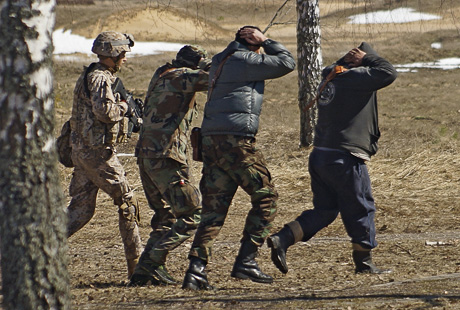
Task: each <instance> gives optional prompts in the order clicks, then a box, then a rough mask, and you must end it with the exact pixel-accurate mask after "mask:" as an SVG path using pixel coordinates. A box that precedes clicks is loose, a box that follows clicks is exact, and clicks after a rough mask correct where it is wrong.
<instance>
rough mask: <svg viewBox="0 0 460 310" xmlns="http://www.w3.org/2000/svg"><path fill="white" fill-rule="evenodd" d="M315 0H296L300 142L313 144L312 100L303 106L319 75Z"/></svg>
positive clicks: (315, 85) (309, 97) (317, 83)
mask: <svg viewBox="0 0 460 310" xmlns="http://www.w3.org/2000/svg"><path fill="white" fill-rule="evenodd" d="M318 3H319V0H297V5H296V8H297V55H298V56H297V58H298V59H297V64H298V75H299V78H298V80H299V108H300V146H310V145H312V144H313V138H314V127H315V124H316V118H317V108H316V104H315V105H314V106H313V107H311V108H310V109H308V110H305V107H306V106H307V105H308V103H309V102H310V101H311V100H312V99H313V98H315V96H316V91H317V89H318V85H319V83H320V79H321V66H322V55H321V28H320V24H319V4H318Z"/></svg>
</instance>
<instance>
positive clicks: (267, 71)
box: [201, 39, 295, 137]
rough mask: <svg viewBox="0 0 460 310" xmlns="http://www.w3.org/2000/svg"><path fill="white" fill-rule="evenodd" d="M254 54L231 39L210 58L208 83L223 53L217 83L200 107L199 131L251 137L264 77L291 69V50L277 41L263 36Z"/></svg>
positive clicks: (258, 111) (257, 121) (270, 76)
mask: <svg viewBox="0 0 460 310" xmlns="http://www.w3.org/2000/svg"><path fill="white" fill-rule="evenodd" d="M262 47H263V48H264V50H265V54H257V53H255V52H252V51H250V50H249V49H248V47H247V46H245V45H243V44H241V43H239V42H237V41H233V42H231V43H230V44H229V45H228V46H227V48H226V49H225V50H224V51H222V52H221V53H219V54H217V55H215V56H214V57H213V58H212V66H211V70H210V72H209V79H210V83H209V84H210V85H211V80H212V79H213V77H214V75H215V72H216V70H217V68H218V66H219V64H220V63H221V62H222V60H223V59H225V57H226V56H228V55H230V54H231V56H230V57H229V58H228V59H227V60H226V62H225V63H224V66H223V68H222V71H221V74H220V76H219V78H218V79H217V83H216V85H215V87H214V89H213V91H212V95H211V98H210V99H209V100H208V102H207V103H206V106H205V110H204V118H203V123H202V125H201V132H202V134H203V135H225V134H229V135H238V136H249V137H253V136H255V135H256V134H257V131H258V128H259V117H260V112H261V109H262V100H263V94H264V87H265V82H264V81H265V80H267V79H274V78H278V77H281V76H283V75H286V74H288V73H289V72H291V71H293V70H294V68H295V61H294V58H293V57H292V54H291V53H290V52H289V51H288V50H287V49H286V48H285V47H284V46H283V45H282V44H280V43H278V42H276V41H273V40H270V39H267V40H265V41H264V42H263V44H262Z"/></svg>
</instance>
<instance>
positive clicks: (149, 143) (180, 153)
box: [136, 63, 209, 164]
mask: <svg viewBox="0 0 460 310" xmlns="http://www.w3.org/2000/svg"><path fill="white" fill-rule="evenodd" d="M208 78H209V74H208V72H206V71H204V70H201V69H196V70H193V69H190V68H185V67H183V68H175V67H173V66H172V65H171V64H169V63H168V64H166V65H164V66H162V67H160V68H159V69H157V71H156V72H155V74H154V75H153V77H152V80H151V81H150V85H149V88H148V91H147V95H146V98H145V107H144V116H143V125H142V129H141V132H140V136H139V141H138V143H137V146H136V156H137V157H140V158H172V159H174V160H177V161H178V162H180V163H184V164H186V163H187V156H186V150H187V143H188V140H189V135H190V123H191V121H192V119H193V117H194V116H195V115H196V113H197V110H196V102H195V93H196V92H197V91H206V90H207V88H208Z"/></svg>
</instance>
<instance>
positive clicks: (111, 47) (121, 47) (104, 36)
mask: <svg viewBox="0 0 460 310" xmlns="http://www.w3.org/2000/svg"><path fill="white" fill-rule="evenodd" d="M132 46H134V37H133V35H131V34H128V33H120V32H116V31H104V32H101V33H100V34H99V35H98V36H97V38H96V39H95V40H94V42H93V48H92V49H91V51H92V52H93V53H95V54H97V55H100V56H106V57H117V56H118V55H120V54H121V53H122V52H130V51H131V47H132Z"/></svg>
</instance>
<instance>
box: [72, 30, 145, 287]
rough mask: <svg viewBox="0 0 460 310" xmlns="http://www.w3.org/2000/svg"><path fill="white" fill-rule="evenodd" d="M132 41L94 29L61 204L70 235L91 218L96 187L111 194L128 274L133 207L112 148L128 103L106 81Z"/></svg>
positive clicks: (136, 239) (133, 249) (133, 259)
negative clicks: (92, 57)
mask: <svg viewBox="0 0 460 310" xmlns="http://www.w3.org/2000/svg"><path fill="white" fill-rule="evenodd" d="M133 45H134V39H133V37H132V35H130V34H122V33H119V32H115V31H106V32H102V33H101V34H99V35H98V36H97V38H96V39H95V40H94V43H93V48H92V51H93V52H94V53H95V54H97V55H98V58H99V62H97V63H96V62H95V63H92V64H91V65H89V66H88V67H87V68H85V70H84V71H83V73H82V74H81V75H80V77H79V79H78V81H77V83H76V85H75V90H74V101H73V107H72V116H71V119H70V126H71V131H72V133H71V144H72V161H73V163H74V165H75V168H74V172H73V177H72V180H71V182H70V188H69V192H70V196H71V197H72V200H71V202H70V205H69V206H68V209H67V210H68V215H69V222H68V235H69V237H70V236H72V235H73V234H74V233H76V232H77V231H78V230H80V229H81V228H82V227H83V226H84V225H86V223H88V222H89V221H90V220H91V218H92V217H93V215H94V211H95V208H96V197H97V193H98V191H99V190H100V189H101V190H103V191H104V192H106V193H107V194H108V195H109V196H110V197H111V198H112V199H113V201H114V204H115V205H116V206H118V214H119V230H120V234H121V237H122V240H123V244H124V251H125V256H126V260H127V265H128V278H129V277H130V276H131V274H132V273H133V271H134V267H135V266H136V263H137V261H138V258H139V256H140V254H141V252H142V245H141V239H140V236H139V228H138V217H139V208H138V206H137V201H136V199H135V198H134V193H133V190H132V189H131V187H130V185H129V183H128V179H127V178H126V173H125V171H124V169H123V166H122V165H121V163H120V161H119V160H118V158H117V156H116V148H115V147H116V144H117V143H119V142H120V141H122V140H124V132H125V129H126V128H127V123H126V120H127V119H126V118H125V117H124V116H125V114H126V113H127V111H128V105H127V104H126V102H123V101H121V100H120V98H119V94H114V93H113V92H112V88H111V85H112V84H113V83H114V82H115V79H116V77H115V76H114V73H115V72H117V71H118V70H119V69H120V67H121V66H122V65H123V64H124V63H125V62H126V52H129V51H131V47H132V46H133Z"/></svg>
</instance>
